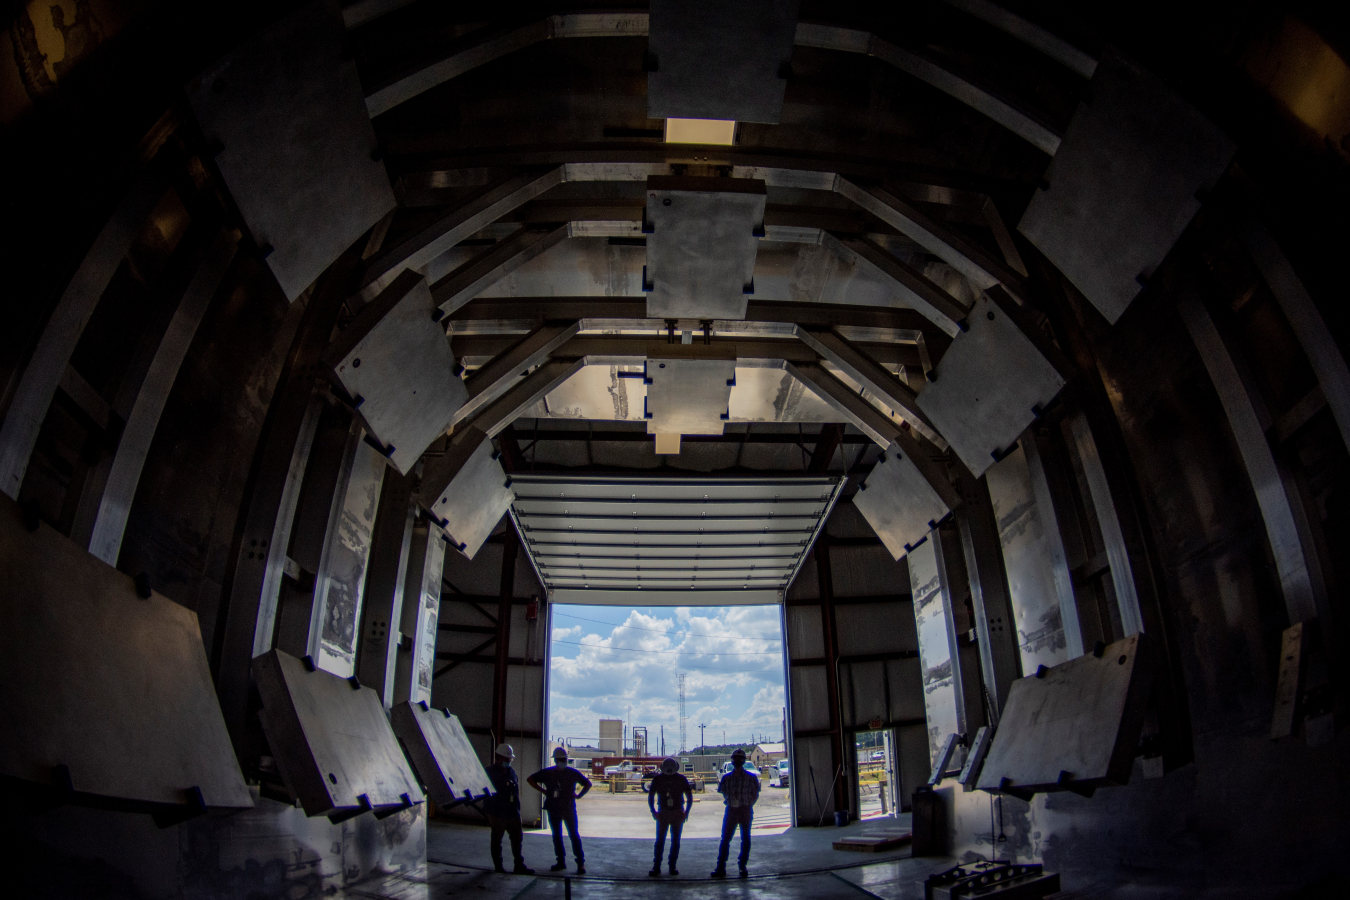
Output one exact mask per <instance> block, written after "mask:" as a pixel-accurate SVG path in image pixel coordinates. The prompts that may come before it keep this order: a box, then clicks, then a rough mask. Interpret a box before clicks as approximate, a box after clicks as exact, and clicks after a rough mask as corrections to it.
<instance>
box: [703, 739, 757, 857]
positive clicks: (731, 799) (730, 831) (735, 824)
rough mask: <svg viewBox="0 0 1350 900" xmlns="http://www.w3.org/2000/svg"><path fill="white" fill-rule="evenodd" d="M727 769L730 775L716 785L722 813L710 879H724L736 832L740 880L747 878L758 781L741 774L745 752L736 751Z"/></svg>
mask: <svg viewBox="0 0 1350 900" xmlns="http://www.w3.org/2000/svg"><path fill="white" fill-rule="evenodd" d="M731 766H732V769H731V771H730V772H728V773H727V774H725V775H723V776H722V780H721V781H719V782H718V783H717V793H719V794H721V795H722V802H723V803H725V804H726V810H725V812H723V814H722V843H721V846H719V847H718V848H717V868H715V869H713V870H712V877H713V878H726V877H727V854H728V853H730V852H731V837H732V835H734V834H735V833H736V829H737V828H740V829H741V853H740V856H738V857H737V858H736V862H737V863H738V864H739V865H740V869H741V877H742V878H744V877H746V876H747V875H749V874H750V873H749V871H748V870H747V869H746V864H747V863H749V862H750V822H751V820H752V819H753V818H754V808H755V801H756V800H758V799H759V779H758V778H757V777H755V776H754V775H751V774H750V773H749V772H747V771H745V751H744V750H741V749H740V748H737V749H736V750H735V751H734V752H733V753H732V754H731Z"/></svg>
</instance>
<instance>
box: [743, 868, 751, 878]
mask: <svg viewBox="0 0 1350 900" xmlns="http://www.w3.org/2000/svg"><path fill="white" fill-rule="evenodd" d="M741 877H742V878H749V877H750V870H749V869H747V868H746V867H745V866H741Z"/></svg>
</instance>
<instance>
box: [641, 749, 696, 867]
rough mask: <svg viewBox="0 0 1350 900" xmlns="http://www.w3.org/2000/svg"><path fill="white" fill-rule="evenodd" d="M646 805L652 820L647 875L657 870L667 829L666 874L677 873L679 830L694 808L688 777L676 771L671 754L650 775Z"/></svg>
mask: <svg viewBox="0 0 1350 900" xmlns="http://www.w3.org/2000/svg"><path fill="white" fill-rule="evenodd" d="M647 808H648V809H650V810H651V813H652V818H653V819H655V820H656V858H655V860H654V861H653V862H652V870H651V871H650V872H648V873H647V874H648V875H651V876H653V877H655V876H657V875H660V874H661V851H662V850H664V849H665V845H666V832H669V833H670V874H672V875H678V874H680V871H679V869H676V868H675V860H676V859H678V858H679V856H680V832H681V831H683V830H684V820H685V819H687V818H689V811H690V810H691V809H693V808H694V789H693V787H692V786H690V784H689V779H688V778H685V777H684V776H683V775H681V774H680V764H679V763H678V762H677V761H676V760H675V759H674V758H673V757H669V756H668V757H666V758H665V759H664V760H662V762H661V774H660V775H657V776H656V777H655V778H653V779H652V784H651V789H650V790H649V791H648V793H647Z"/></svg>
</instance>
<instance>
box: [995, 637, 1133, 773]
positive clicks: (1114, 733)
mask: <svg viewBox="0 0 1350 900" xmlns="http://www.w3.org/2000/svg"><path fill="white" fill-rule="evenodd" d="M1142 638H1143V635H1138V634H1137V635H1134V636H1132V637H1127V638H1125V639H1124V640H1122V641H1116V642H1115V643H1114V644H1111V645H1109V646H1107V647H1106V648H1105V649H1104V650H1103V651H1102V652H1101V654H1100V655H1097V654H1094V653H1089V654H1087V655H1085V656H1080V657H1078V658H1077V659H1074V660H1070V661H1069V662H1066V663H1061V664H1059V665H1057V666H1055V667H1054V668H1051V669H1044V670H1042V672H1041V676H1040V677H1037V676H1036V675H1030V676H1028V677H1026V678H1022V679H1020V680H1018V681H1015V682H1013V685H1012V689H1011V690H1010V691H1009V692H1008V703H1007V706H1005V707H1004V709H1003V717H1002V718H1001V719H1000V720H999V724H998V731H997V732H996V733H995V734H994V741H993V743H992V744H991V745H990V747H989V754H988V756H987V757H986V758H985V761H984V768H983V769H981V770H980V776H979V783H978V787H979V788H980V790H987V791H999V790H1002V791H1004V792H1005V793H1011V794H1013V795H1015V796H1016V795H1018V794H1022V793H1026V794H1031V793H1036V792H1041V791H1060V790H1070V791H1082V792H1090V791H1092V790H1094V789H1095V788H1097V787H1101V786H1102V785H1106V784H1125V783H1126V782H1127V781H1129V780H1130V770H1131V768H1132V766H1133V764H1134V754H1135V750H1136V749H1137V745H1138V743H1139V733H1140V730H1141V729H1142V728H1143V724H1144V713H1145V702H1146V700H1147V697H1148V689H1149V685H1150V683H1151V680H1152V679H1151V676H1152V672H1151V670H1150V667H1149V666H1148V665H1147V662H1146V661H1145V660H1143V659H1141V658H1140V643H1141V639H1142Z"/></svg>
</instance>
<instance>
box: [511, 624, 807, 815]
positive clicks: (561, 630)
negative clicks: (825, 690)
mask: <svg viewBox="0 0 1350 900" xmlns="http://www.w3.org/2000/svg"><path fill="white" fill-rule="evenodd" d="M549 625H550V652H549V669H548V707H547V710H548V712H547V738H548V740H547V752H548V753H551V752H552V749H553V748H554V747H558V746H562V747H565V748H566V749H567V752H568V758H569V760H570V762H571V765H573V766H575V767H576V768H578V769H580V770H581V771H582V772H584V773H586V774H587V776H588V777H590V778H591V780H592V782H593V784H594V787H593V788H592V790H591V792H590V794H588V795H587V797H586V798H585V799H584V800H583V801H582V802H581V803H579V804H578V813H579V816H578V818H579V823H580V828H581V832H582V834H583V835H585V836H591V837H641V838H642V839H643V840H648V839H649V838H650V835H649V834H648V832H649V831H650V830H651V828H650V825H651V817H650V815H649V814H648V810H647V793H646V790H645V787H646V785H647V784H649V783H650V780H651V778H652V776H653V775H654V774H655V773H656V772H657V771H658V770H659V766H660V763H661V760H662V759H663V758H664V757H668V756H672V757H675V758H676V759H678V760H679V761H680V768H681V771H682V772H683V773H684V774H685V776H686V777H688V778H689V779H690V781H691V782H692V783H693V784H694V789H695V793H694V799H695V802H694V807H693V810H692V812H691V814H690V818H689V821H688V823H687V824H686V826H685V831H684V837H685V838H686V839H690V838H715V837H717V836H718V835H719V834H720V829H721V820H722V804H721V797H720V796H719V795H718V794H717V793H716V787H717V780H718V778H719V777H720V775H721V773H722V771H723V769H724V767H725V766H726V765H728V764H729V760H730V756H731V753H732V751H733V750H735V749H736V748H740V749H743V750H744V751H745V752H746V754H747V757H749V759H750V761H751V765H754V766H755V767H756V768H757V769H758V770H759V772H760V781H761V785H762V791H761V794H760V801H759V803H758V804H757V806H756V811H755V831H756V834H765V833H776V832H781V831H783V830H785V829H786V828H787V827H788V826H789V825H790V823H791V821H792V811H791V791H790V790H789V789H788V787H787V785H788V783H789V780H788V779H787V778H785V777H783V776H782V775H780V771H779V766H778V763H779V761H780V760H783V759H785V758H786V757H787V741H786V736H787V729H788V727H789V726H788V723H787V721H786V716H787V711H786V700H785V691H784V658H783V633H782V616H781V610H780V607H779V606H777V605H776V604H775V605H738V606H698V607H674V606H653V607H627V606H609V605H605V606H600V605H573V604H552V605H551V606H550V608H549ZM526 774H528V773H526Z"/></svg>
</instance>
